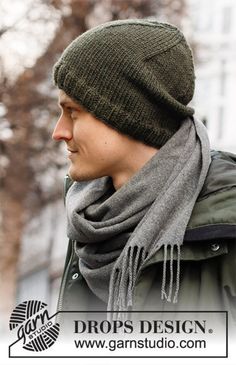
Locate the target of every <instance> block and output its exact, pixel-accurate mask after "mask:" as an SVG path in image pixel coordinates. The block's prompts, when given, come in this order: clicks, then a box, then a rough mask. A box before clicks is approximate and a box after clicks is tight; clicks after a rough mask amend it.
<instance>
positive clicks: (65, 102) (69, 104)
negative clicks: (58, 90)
mask: <svg viewBox="0 0 236 365" xmlns="http://www.w3.org/2000/svg"><path fill="white" fill-rule="evenodd" d="M57 104H58V106H59V107H62V108H63V107H66V106H73V108H75V109H80V110H84V108H83V107H82V106H80V105H79V104H77V103H75V102H73V101H70V100H68V101H66V100H65V101H60V102H58V103H57Z"/></svg>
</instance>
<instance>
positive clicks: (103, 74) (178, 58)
mask: <svg viewBox="0 0 236 365" xmlns="http://www.w3.org/2000/svg"><path fill="white" fill-rule="evenodd" d="M194 80H195V75H194V66H193V59H192V53H191V50H190V48H189V46H188V44H187V42H186V40H185V38H184V35H183V34H182V33H181V32H180V30H179V29H178V28H176V27H175V26H173V25H171V24H167V23H160V22H157V21H155V20H148V19H142V20H141V19H128V20H117V21H112V22H108V23H105V24H102V25H99V26H97V27H95V28H93V29H90V30H89V31H87V32H85V33H83V34H82V35H80V36H79V37H78V38H76V39H75V40H74V41H73V42H72V43H71V44H70V45H69V46H68V47H67V48H66V49H65V51H64V52H63V54H62V56H61V57H60V59H59V60H58V62H57V63H56V64H55V66H54V82H55V84H56V85H57V86H58V87H59V88H60V89H62V90H63V91H64V92H65V93H66V94H67V95H69V96H70V97H71V98H72V99H74V100H75V101H77V102H78V103H80V104H81V105H82V106H83V107H84V108H85V109H87V110H88V111H89V112H91V113H92V114H93V115H94V116H95V117H96V118H98V119H100V120H102V121H103V122H105V123H106V124H108V125H109V126H111V127H113V128H114V129H116V130H118V131H119V132H121V133H123V134H126V135H128V136H130V137H133V138H134V139H137V140H140V141H142V142H144V143H146V144H148V145H151V146H154V147H161V146H163V145H164V144H165V143H166V142H167V140H169V139H170V138H171V136H172V135H173V134H174V133H175V132H176V131H177V130H178V129H179V127H180V123H181V121H182V120H183V119H185V118H186V117H188V116H192V115H193V114H194V109H192V108H190V107H188V106H187V104H188V103H189V102H190V101H191V99H192V97H193V93H194Z"/></svg>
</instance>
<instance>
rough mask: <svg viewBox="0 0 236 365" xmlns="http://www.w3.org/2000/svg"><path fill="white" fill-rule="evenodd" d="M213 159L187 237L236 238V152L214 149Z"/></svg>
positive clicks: (191, 238) (192, 239)
mask: <svg viewBox="0 0 236 365" xmlns="http://www.w3.org/2000/svg"><path fill="white" fill-rule="evenodd" d="M211 159H212V162H211V165H210V167H209V171H208V174H207V177H206V180H205V183H204V186H203V188H202V190H201V193H200V194H199V197H198V199H197V201H196V204H195V206H194V209H193V212H192V215H191V218H190V220H189V223H188V226H187V230H186V234H185V238H184V240H185V241H196V240H208V239H212V238H236V155H234V154H232V153H228V152H220V151H211Z"/></svg>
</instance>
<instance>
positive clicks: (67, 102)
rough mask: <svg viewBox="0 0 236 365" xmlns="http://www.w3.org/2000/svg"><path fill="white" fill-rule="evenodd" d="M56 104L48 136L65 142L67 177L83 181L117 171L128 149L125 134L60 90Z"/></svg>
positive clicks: (110, 174) (128, 145)
mask: <svg viewBox="0 0 236 365" xmlns="http://www.w3.org/2000/svg"><path fill="white" fill-rule="evenodd" d="M59 105H60V107H61V110H62V112H61V116H60V118H59V120H58V122H57V124H56V126H55V129H54V132H53V135H52V137H53V139H54V140H56V141H60V140H63V141H65V142H66V145H67V150H68V158H69V160H70V162H71V164H70V167H69V171H68V173H69V175H70V177H71V178H72V179H73V180H77V181H84V180H85V181H86V180H92V179H96V178H99V177H102V176H112V174H114V173H116V172H119V170H120V169H122V163H123V162H122V161H124V159H125V157H127V156H128V155H127V154H129V152H130V147H131V145H130V143H132V142H130V140H129V137H127V136H125V135H122V134H120V133H118V132H117V131H115V130H114V129H112V128H111V127H109V126H107V125H106V124H104V123H103V122H102V121H100V120H98V119H96V118H95V117H94V116H93V115H92V114H91V113H89V112H87V111H86V110H85V109H84V108H82V107H81V106H80V105H79V104H78V103H77V102H75V101H73V100H72V99H71V98H70V97H69V96H68V95H67V94H65V92H64V91H62V90H60V91H59Z"/></svg>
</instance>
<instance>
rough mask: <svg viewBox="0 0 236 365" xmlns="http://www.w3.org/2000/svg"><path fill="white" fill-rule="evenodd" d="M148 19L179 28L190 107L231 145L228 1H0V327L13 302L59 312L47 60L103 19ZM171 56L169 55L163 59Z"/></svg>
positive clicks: (235, 48) (56, 193)
mask: <svg viewBox="0 0 236 365" xmlns="http://www.w3.org/2000/svg"><path fill="white" fill-rule="evenodd" d="M131 17H136V18H143V17H155V18H157V19H158V20H160V21H167V22H170V23H172V24H175V25H177V26H178V27H180V28H181V29H182V30H183V32H184V33H185V35H186V37H187V39H188V41H189V43H190V44H191V46H192V49H193V52H194V59H195V66H196V76H197V80H196V92H195V97H194V100H193V102H192V106H193V107H194V108H195V110H196V116H197V117H198V118H200V119H202V120H203V121H204V123H205V125H206V126H207V129H208V131H209V137H210V141H211V146H212V148H214V149H219V150H226V151H230V152H235V153H236V138H235V135H236V123H235V116H234V103H235V100H236V99H235V97H236V63H235V59H236V2H235V1H233V0H99V1H97V0H11V1H7V0H0V298H1V300H0V313H1V318H0V332H1V331H2V332H3V331H4V329H6V328H7V326H8V320H9V316H10V313H11V311H12V309H13V308H14V307H15V305H16V303H19V302H22V301H24V300H29V299H39V300H41V301H44V302H46V303H47V304H48V305H49V306H50V311H51V313H53V312H55V310H56V302H57V297H58V292H59V285H60V279H61V274H62V269H63V264H64V259H65V252H66V248H67V238H66V233H65V232H66V230H65V223H66V219H65V212H64V206H63V198H62V192H63V178H64V175H65V174H66V172H67V163H68V162H67V159H66V157H65V147H64V145H63V143H59V144H58V143H55V142H53V141H52V140H51V134H52V131H53V128H54V126H55V123H56V120H57V117H58V116H59V109H58V107H57V90H56V88H55V87H54V86H53V83H52V79H51V73H52V66H53V64H54V63H55V61H56V59H57V58H58V57H59V56H60V54H61V52H62V51H63V49H64V48H65V47H66V46H67V45H68V44H69V43H70V42H71V40H73V39H74V38H75V37H76V36H78V35H79V34H80V33H82V32H84V31H86V30H87V29H89V28H91V27H93V26H96V25H98V24H100V23H103V22H105V21H109V20H115V19H127V18H131ZM167 61H168V60H167Z"/></svg>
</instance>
